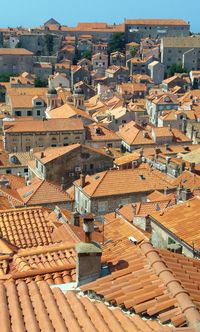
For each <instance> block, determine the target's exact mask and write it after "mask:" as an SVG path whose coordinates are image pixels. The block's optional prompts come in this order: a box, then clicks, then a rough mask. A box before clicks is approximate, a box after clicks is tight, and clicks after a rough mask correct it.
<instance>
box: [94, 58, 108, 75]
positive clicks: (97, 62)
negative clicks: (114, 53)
mask: <svg viewBox="0 0 200 332" xmlns="http://www.w3.org/2000/svg"><path fill="white" fill-rule="evenodd" d="M92 67H93V70H97V71H98V72H99V73H102V74H104V73H105V70H106V68H108V55H107V54H104V53H96V54H94V55H93V56H92Z"/></svg>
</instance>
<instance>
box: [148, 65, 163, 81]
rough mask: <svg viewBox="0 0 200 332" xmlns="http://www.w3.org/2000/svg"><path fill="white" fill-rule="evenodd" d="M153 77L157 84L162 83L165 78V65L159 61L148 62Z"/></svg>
mask: <svg viewBox="0 0 200 332" xmlns="http://www.w3.org/2000/svg"><path fill="white" fill-rule="evenodd" d="M148 70H149V74H150V77H151V79H152V80H153V82H154V83H155V84H160V83H161V82H162V81H163V79H164V72H165V67H164V65H163V64H162V63H160V62H159V61H152V62H151V63H149V64H148Z"/></svg>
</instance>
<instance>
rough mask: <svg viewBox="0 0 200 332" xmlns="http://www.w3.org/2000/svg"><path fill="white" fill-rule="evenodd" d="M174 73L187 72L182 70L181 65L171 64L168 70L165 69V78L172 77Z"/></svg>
mask: <svg viewBox="0 0 200 332" xmlns="http://www.w3.org/2000/svg"><path fill="white" fill-rule="evenodd" d="M175 73H187V70H186V69H185V68H183V67H182V66H181V65H177V64H176V63H173V64H172V65H171V66H170V67H169V68H168V69H167V73H166V74H167V76H168V77H171V76H174V74H175Z"/></svg>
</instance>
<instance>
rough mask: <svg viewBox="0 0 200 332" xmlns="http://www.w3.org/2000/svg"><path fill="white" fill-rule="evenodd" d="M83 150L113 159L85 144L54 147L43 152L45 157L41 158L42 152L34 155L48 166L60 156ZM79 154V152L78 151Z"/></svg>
mask: <svg viewBox="0 0 200 332" xmlns="http://www.w3.org/2000/svg"><path fill="white" fill-rule="evenodd" d="M81 148H84V149H86V150H88V151H91V152H96V153H98V154H101V155H103V156H106V157H107V158H112V157H110V156H109V155H108V154H106V153H105V152H103V151H101V150H99V149H95V148H92V147H90V146H87V145H83V144H78V143H77V144H72V145H68V146H61V147H60V146H59V147H54V148H47V149H45V150H44V151H43V153H44V155H43V156H42V158H41V152H36V153H34V157H36V158H37V159H39V160H40V161H41V163H42V164H44V165H45V164H47V163H48V162H51V161H52V160H54V159H56V158H59V157H60V156H63V155H65V154H68V153H69V154H70V152H71V151H74V150H79V151H81ZM77 153H78V151H77Z"/></svg>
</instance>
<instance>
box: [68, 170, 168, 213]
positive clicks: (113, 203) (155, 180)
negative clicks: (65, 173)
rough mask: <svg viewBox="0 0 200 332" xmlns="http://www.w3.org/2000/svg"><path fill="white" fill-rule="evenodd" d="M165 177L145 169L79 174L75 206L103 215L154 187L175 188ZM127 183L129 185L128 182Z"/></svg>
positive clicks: (139, 198) (137, 199)
mask: <svg viewBox="0 0 200 332" xmlns="http://www.w3.org/2000/svg"><path fill="white" fill-rule="evenodd" d="M168 180H169V179H168V177H167V176H165V175H164V176H163V174H161V173H160V172H159V171H156V170H151V171H149V170H148V169H144V168H143V169H126V170H108V171H106V172H101V173H97V174H95V175H91V176H86V177H85V176H83V175H81V177H80V180H77V181H75V182H74V194H75V202H74V205H75V208H76V209H77V211H78V212H80V213H95V214H97V215H98V214H105V213H109V212H113V211H115V209H117V208H119V206H120V205H125V204H128V203H133V202H139V201H145V198H146V196H147V195H149V194H150V193H151V192H153V191H154V190H155V189H157V190H160V191H164V188H166V187H168V188H169V190H170V191H173V190H174V188H173V186H172V185H171V184H170V182H168ZM127 184H128V185H127Z"/></svg>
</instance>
